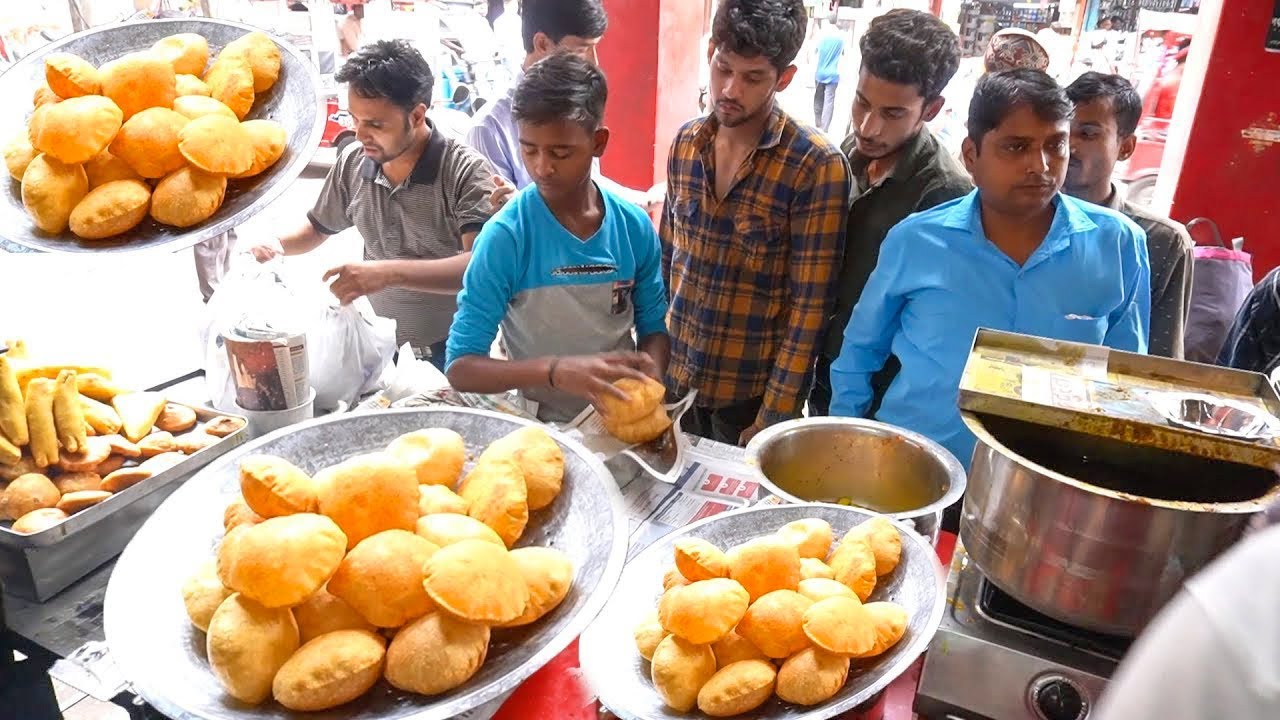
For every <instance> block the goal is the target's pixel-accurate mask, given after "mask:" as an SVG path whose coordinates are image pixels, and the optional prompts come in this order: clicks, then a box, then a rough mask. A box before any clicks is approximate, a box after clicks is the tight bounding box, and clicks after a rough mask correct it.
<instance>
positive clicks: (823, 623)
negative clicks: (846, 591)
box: [804, 597, 876, 656]
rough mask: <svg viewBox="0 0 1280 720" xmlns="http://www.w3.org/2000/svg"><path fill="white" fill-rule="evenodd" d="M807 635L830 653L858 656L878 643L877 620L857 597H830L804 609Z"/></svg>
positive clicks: (805, 632) (869, 650)
mask: <svg viewBox="0 0 1280 720" xmlns="http://www.w3.org/2000/svg"><path fill="white" fill-rule="evenodd" d="M804 634H805V635H806V636H807V637H808V638H809V640H810V641H812V642H813V644H814V645H816V646H817V647H819V648H822V649H823V650H826V651H827V652H829V653H835V654H836V655H844V656H857V655H862V654H864V653H868V652H871V650H872V649H873V648H874V647H875V644H876V623H875V620H874V619H873V618H872V617H871V615H870V613H868V612H867V610H866V608H865V607H863V605H862V603H861V602H859V601H858V600H856V599H854V598H847V597H829V598H827V599H825V600H819V601H818V602H816V603H814V604H812V605H810V606H809V609H808V610H805V612H804Z"/></svg>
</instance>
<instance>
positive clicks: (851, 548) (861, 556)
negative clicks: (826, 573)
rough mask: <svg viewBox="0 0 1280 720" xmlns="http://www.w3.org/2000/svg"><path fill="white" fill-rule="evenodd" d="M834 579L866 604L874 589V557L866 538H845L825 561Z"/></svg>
mask: <svg viewBox="0 0 1280 720" xmlns="http://www.w3.org/2000/svg"><path fill="white" fill-rule="evenodd" d="M827 564H828V565H830V566H831V570H832V571H833V572H834V573H835V579H836V580H837V581H839V582H842V583H844V584H845V585H848V586H849V587H850V588H852V589H853V592H854V594H855V595H857V596H858V599H859V600H862V601H863V602H866V600H867V598H869V597H871V593H872V591H873V590H875V589H876V556H875V553H873V552H872V551H871V545H870V544H869V543H868V542H867V539H866V538H862V537H845V539H844V540H841V541H840V545H839V546H837V547H836V549H835V552H833V553H832V554H831V558H830V559H829V560H828V561H827Z"/></svg>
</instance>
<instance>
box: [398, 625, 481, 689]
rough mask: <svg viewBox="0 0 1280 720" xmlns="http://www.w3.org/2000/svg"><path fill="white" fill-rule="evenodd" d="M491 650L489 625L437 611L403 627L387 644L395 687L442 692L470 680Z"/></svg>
mask: <svg viewBox="0 0 1280 720" xmlns="http://www.w3.org/2000/svg"><path fill="white" fill-rule="evenodd" d="M488 651H489V628H488V627H486V626H484V625H474V624H472V623H466V622H462V621H460V620H455V619H453V618H451V617H449V616H448V615H446V614H445V613H442V612H433V613H430V614H428V615H425V616H423V617H420V618H418V619H417V620H414V621H413V622H411V623H409V624H408V625H406V626H404V627H403V628H401V629H400V631H399V632H397V633H396V636H395V637H394V638H392V640H391V646H390V647H389V648H387V666H386V678H387V682H389V683H391V685H392V687H395V688H399V689H400V690H407V691H409V692H415V693H418V694H420V695H439V694H440V693H443V692H448V691H450V690H452V689H454V688H456V687H458V686H459V685H462V684H463V683H465V682H466V681H468V680H470V679H471V677H472V676H473V675H475V674H476V671H477V670H479V669H480V666H481V665H482V664H484V658H485V655H486V654H487V653H488Z"/></svg>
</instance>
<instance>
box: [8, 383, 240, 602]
mask: <svg viewBox="0 0 1280 720" xmlns="http://www.w3.org/2000/svg"><path fill="white" fill-rule="evenodd" d="M175 404H178V403H175ZM191 409H192V410H195V413H196V427H195V428H193V430H194V429H197V428H201V427H204V425H205V424H206V423H208V422H209V421H211V420H214V419H216V418H220V417H231V418H236V419H238V420H240V422H242V423H244V422H245V419H244V418H242V417H239V416H237V415H231V414H229V413H224V412H219V411H217V410H210V409H208V408H201V407H194V406H192V407H191ZM245 438H246V430H245V426H244V425H241V427H240V428H239V429H238V430H236V431H235V432H233V433H231V434H229V435H227V436H226V437H224V438H221V439H220V440H218V442H216V443H213V444H212V445H210V446H208V447H206V448H204V449H203V450H200V451H199V452H196V453H193V454H192V455H190V456H188V457H187V458H186V459H185V460H183V461H182V462H179V463H178V464H176V465H174V466H173V467H171V468H168V469H166V470H162V471H161V472H158V473H156V474H155V475H152V476H151V477H149V478H147V479H146V480H143V481H142V482H139V483H138V484H136V485H134V486H132V487H129V488H126V489H124V490H122V491H120V492H118V493H116V494H114V495H112V496H111V497H109V498H107V499H106V500H103V501H102V502H100V503H98V504H97V505H94V506H92V507H89V508H86V509H84V510H81V511H80V512H78V513H76V514H74V515H72V516H71V517H69V518H67V519H66V520H63V521H62V522H61V523H58V524H57V525H54V526H53V527H50V528H48V529H46V530H41V531H40V532H38V533H32V534H30V535H23V534H20V533H15V532H13V531H12V530H10V529H9V528H8V527H7V526H6V525H0V577H3V578H4V589H5V592H8V593H12V594H14V595H17V596H18V597H21V598H25V599H27V600H34V601H35V602H44V601H45V600H48V599H49V598H50V597H52V596H54V595H56V594H57V593H59V592H61V591H62V590H63V589H64V588H66V587H67V586H68V585H71V584H72V583H74V582H75V581H77V580H79V579H80V578H82V577H84V576H85V575H88V574H89V572H91V571H92V570H93V569H94V568H96V567H98V566H99V565H101V564H102V563H104V562H106V561H108V560H110V559H111V558H113V557H115V556H116V555H118V554H120V551H121V550H123V549H124V547H125V545H127V544H128V543H129V540H130V539H131V538H132V537H133V534H134V533H135V532H136V531H137V530H138V528H139V527H141V526H142V523H143V522H145V521H146V519H147V518H148V517H150V516H151V513H152V512H154V511H155V509H156V508H157V507H159V506H160V503H162V502H164V500H165V498H167V497H169V495H170V494H171V493H173V491H174V490H176V489H177V487H178V486H179V485H180V484H181V483H182V481H183V480H184V479H186V478H188V477H190V476H191V474H192V473H194V472H195V471H196V470H199V469H200V468H202V467H204V466H205V465H207V464H209V463H210V462H212V461H213V460H214V459H215V458H217V457H218V456H219V455H222V454H224V453H226V452H227V451H228V450H230V449H231V448H233V447H235V446H237V445H239V444H240V443H242V442H244V440H245Z"/></svg>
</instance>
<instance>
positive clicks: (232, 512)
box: [222, 498, 266, 535]
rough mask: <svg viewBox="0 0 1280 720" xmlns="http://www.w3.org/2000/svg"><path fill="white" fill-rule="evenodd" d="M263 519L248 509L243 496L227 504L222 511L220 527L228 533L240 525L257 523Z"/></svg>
mask: <svg viewBox="0 0 1280 720" xmlns="http://www.w3.org/2000/svg"><path fill="white" fill-rule="evenodd" d="M263 520H266V518H264V517H262V516H261V515H259V514H258V513H256V512H254V511H253V510H250V509H249V505H248V504H247V503H245V501H244V498H241V499H239V500H236V501H235V502H233V503H231V504H230V505H228V506H227V509H226V510H223V511H222V529H223V530H224V531H226V533H227V534H228V535H230V534H231V531H232V530H234V529H236V528H238V527H240V526H241V525H257V524H258V523H260V522H262V521H263Z"/></svg>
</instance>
